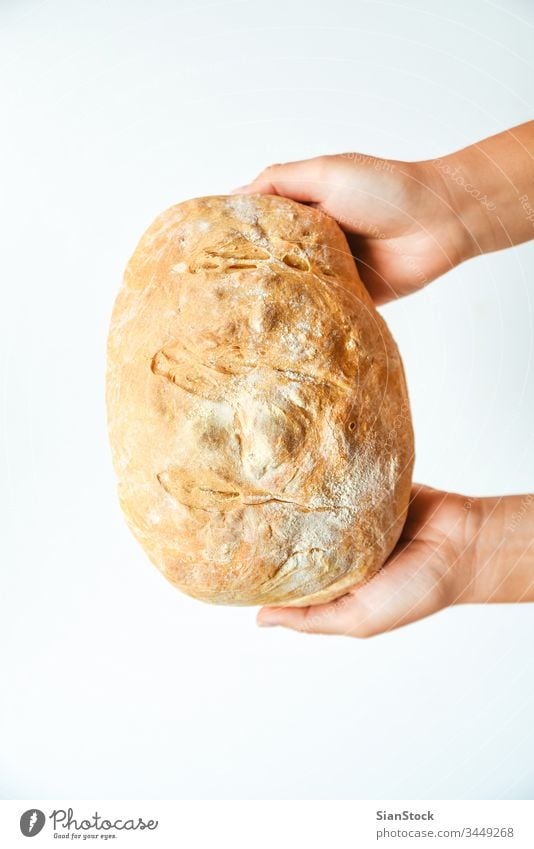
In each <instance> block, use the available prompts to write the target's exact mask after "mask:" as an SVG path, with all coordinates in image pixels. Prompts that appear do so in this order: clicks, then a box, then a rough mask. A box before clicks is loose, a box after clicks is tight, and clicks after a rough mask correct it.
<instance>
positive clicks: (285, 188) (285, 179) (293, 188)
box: [232, 156, 333, 203]
mask: <svg viewBox="0 0 534 849" xmlns="http://www.w3.org/2000/svg"><path fill="white" fill-rule="evenodd" d="M332 159H333V157H331V156H316V157H315V158H314V159H301V160H299V161H298V162H286V163H284V164H283V165H269V167H268V168H264V170H263V171H262V172H261V173H260V174H258V176H257V177H256V178H255V179H254V180H253V181H252V183H249V184H248V185H246V186H240V187H239V188H238V189H234V190H233V192H232V194H243V195H250V194H257V193H259V194H264V195H282V196H283V197H287V198H293V200H298V201H301V202H303V203H324V201H325V199H326V198H327V196H328V194H329V193H330V191H331V189H332V187H333V184H332Z"/></svg>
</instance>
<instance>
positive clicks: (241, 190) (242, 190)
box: [230, 183, 250, 195]
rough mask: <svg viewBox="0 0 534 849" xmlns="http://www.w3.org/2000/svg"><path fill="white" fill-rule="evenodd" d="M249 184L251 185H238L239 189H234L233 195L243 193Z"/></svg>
mask: <svg viewBox="0 0 534 849" xmlns="http://www.w3.org/2000/svg"><path fill="white" fill-rule="evenodd" d="M249 186H250V183H246V184H245V185H244V186H238V187H237V189H232V191H231V192H230V194H231V195H239V194H243V193H244V192H245V191H246V190H247V189H248V187H249Z"/></svg>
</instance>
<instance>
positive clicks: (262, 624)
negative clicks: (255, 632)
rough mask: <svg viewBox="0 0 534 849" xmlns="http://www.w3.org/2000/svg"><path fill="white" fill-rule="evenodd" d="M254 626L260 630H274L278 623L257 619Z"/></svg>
mask: <svg viewBox="0 0 534 849" xmlns="http://www.w3.org/2000/svg"><path fill="white" fill-rule="evenodd" d="M256 625H258V626H259V627H260V628H276V626H277V625H278V622H269V621H267V620H265V619H257V620H256Z"/></svg>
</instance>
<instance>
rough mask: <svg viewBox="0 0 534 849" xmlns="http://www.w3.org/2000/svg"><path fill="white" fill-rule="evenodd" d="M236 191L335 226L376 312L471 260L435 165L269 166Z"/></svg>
mask: <svg viewBox="0 0 534 849" xmlns="http://www.w3.org/2000/svg"><path fill="white" fill-rule="evenodd" d="M235 191H236V192H239V193H241V194H251V193H256V192H260V193H263V194H278V195H284V196H285V197H290V198H293V199H294V200H298V201H301V202H305V203H308V204H310V205H312V206H315V207H318V208H319V209H321V210H322V211H323V212H326V213H327V214H328V215H331V216H332V217H333V218H335V219H336V220H337V221H338V223H339V224H340V225H341V227H342V228H343V230H344V231H345V235H346V236H347V240H348V242H349V246H350V248H351V251H352V253H353V255H354V257H355V259H356V261H357V265H358V270H359V272H360V276H361V278H362V280H363V282H364V284H365V286H366V287H367V289H368V291H369V293H370V294H371V296H372V298H373V299H374V301H375V302H376V303H377V304H382V303H385V302H386V301H389V300H392V299H393V298H398V297H401V296H402V295H407V294H409V293H410V292H414V291H416V290H417V289H420V288H421V287H423V286H424V285H426V283H429V282H430V281H431V280H433V279H434V278H435V277H437V276H438V275H440V274H443V273H444V272H445V271H448V270H449V269H450V268H452V267H453V266H454V265H457V264H458V263H459V262H461V260H462V259H464V258H465V256H467V253H468V244H469V236H468V233H467V232H466V230H465V227H464V226H463V224H462V222H461V220H460V219H459V218H458V216H457V215H456V214H455V213H454V211H453V210H452V209H451V207H450V204H448V203H447V201H446V200H444V194H445V192H444V189H443V178H442V176H441V175H440V172H439V171H436V170H435V169H433V168H432V167H430V163H426V162H396V161H393V160H387V159H377V158H375V157H371V156H364V155H363V154H351V153H347V154H339V155H336V156H320V157H317V158H316V159H308V160H303V161H301V162H289V163H287V164H285V165H271V166H270V167H269V168H266V169H265V170H264V171H262V173H261V174H260V175H259V176H258V177H257V178H256V179H255V180H254V181H253V182H252V183H251V184H250V185H248V186H243V187H241V188H240V189H236V190H235Z"/></svg>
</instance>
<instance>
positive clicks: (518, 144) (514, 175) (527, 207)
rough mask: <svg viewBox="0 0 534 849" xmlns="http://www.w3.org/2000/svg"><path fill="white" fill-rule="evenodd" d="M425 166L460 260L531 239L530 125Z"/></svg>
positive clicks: (533, 124) (533, 133) (533, 127)
mask: <svg viewBox="0 0 534 849" xmlns="http://www.w3.org/2000/svg"><path fill="white" fill-rule="evenodd" d="M427 164H428V165H429V166H430V168H431V169H432V170H433V172H434V176H435V177H436V178H437V181H438V184H439V186H440V193H441V196H442V201H443V204H444V205H446V206H448V207H449V208H450V211H451V213H452V214H453V215H454V216H455V217H456V219H457V222H458V225H459V231H458V232H459V234H460V240H461V242H462V258H463V259H468V258H469V257H471V256H476V255H477V254H481V253H487V252H490V251H495V250H500V249H502V248H506V247H510V246H511V245H517V244H520V243H521V242H524V241H527V240H528V239H532V238H533V237H534V121H529V122H528V123H526V124H521V125H520V126H518V127H513V128H512V129H510V130H507V131H506V132H504V133H499V134H498V135H496V136H491V137H490V138H488V139H484V140H483V141H480V142H477V143H476V144H473V145H470V146H469V147H466V148H464V149H463V150H459V151H457V152H456V153H452V154H450V155H449V156H445V157H443V158H439V159H434V160H430V162H428V163H427Z"/></svg>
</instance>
